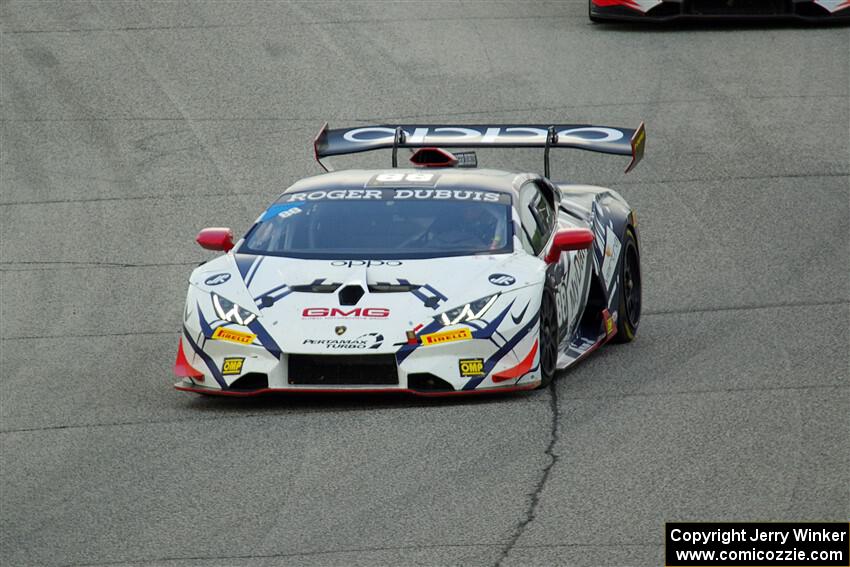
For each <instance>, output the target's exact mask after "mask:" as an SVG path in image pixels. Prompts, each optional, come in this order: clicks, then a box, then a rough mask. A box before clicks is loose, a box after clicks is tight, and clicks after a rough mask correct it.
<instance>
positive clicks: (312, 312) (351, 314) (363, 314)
mask: <svg viewBox="0 0 850 567" xmlns="http://www.w3.org/2000/svg"><path fill="white" fill-rule="evenodd" d="M389 316H390V310H389V309H386V308H384V307H355V308H353V309H349V310H347V311H346V310H345V309H340V308H339V307H307V308H306V309H304V310H303V311H302V312H301V317H303V318H305V319H335V318H336V319H386V318H387V317H389Z"/></svg>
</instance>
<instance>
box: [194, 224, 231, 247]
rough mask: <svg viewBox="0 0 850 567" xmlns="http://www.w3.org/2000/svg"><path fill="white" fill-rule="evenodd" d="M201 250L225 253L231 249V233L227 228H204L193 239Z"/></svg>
mask: <svg viewBox="0 0 850 567" xmlns="http://www.w3.org/2000/svg"><path fill="white" fill-rule="evenodd" d="M195 241H197V243H198V244H200V245H201V248H206V249H207V250H221V251H222V252H227V251H228V250H230V249H231V248H233V231H232V230H230V229H229V228H205V229H204V230H202V231H201V232H199V233H198V236H197V238H195Z"/></svg>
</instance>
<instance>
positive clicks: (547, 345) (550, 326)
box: [538, 289, 558, 388]
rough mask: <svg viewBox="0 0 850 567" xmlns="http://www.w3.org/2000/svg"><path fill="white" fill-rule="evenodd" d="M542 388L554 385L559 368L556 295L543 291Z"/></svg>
mask: <svg viewBox="0 0 850 567" xmlns="http://www.w3.org/2000/svg"><path fill="white" fill-rule="evenodd" d="M539 341H540V386H538V388H545V387H547V386H548V385H549V384H551V383H552V379H553V378H554V377H555V370H556V369H557V366H558V314H557V312H556V310H555V295H554V294H553V293H552V292H551V291H550V290H548V289H545V290H543V300H542V301H541V302H540V338H539Z"/></svg>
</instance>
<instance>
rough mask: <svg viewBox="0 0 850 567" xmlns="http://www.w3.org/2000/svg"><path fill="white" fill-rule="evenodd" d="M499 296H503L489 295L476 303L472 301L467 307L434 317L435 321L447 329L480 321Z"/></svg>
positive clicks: (462, 306) (463, 306)
mask: <svg viewBox="0 0 850 567" xmlns="http://www.w3.org/2000/svg"><path fill="white" fill-rule="evenodd" d="M499 295H501V294H498V293H497V294H495V295H488V296H487V297H482V298H481V299H476V300H475V301H470V302H469V303H467V304H466V305H461V306H460V307H455V308H454V309H450V310H449V311H446V312H445V313H440V314H439V315H437V316H436V317H434V319H436V320H437V322H438V323H441V324H442V325H443V326H446V327H447V326H449V325H457V324H458V323H464V322H466V321H474V320H475V319H480V318H481V317H483V316H484V314H485V313H486V312H487V310H488V309H490V308H491V307H492V306H493V304H494V303H496V300H497V299H498V298H499Z"/></svg>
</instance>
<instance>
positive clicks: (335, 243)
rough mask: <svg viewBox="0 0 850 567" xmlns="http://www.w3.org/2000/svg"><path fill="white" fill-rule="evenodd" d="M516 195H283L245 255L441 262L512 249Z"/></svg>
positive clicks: (393, 192) (256, 228) (253, 232)
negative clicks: (445, 258)
mask: <svg viewBox="0 0 850 567" xmlns="http://www.w3.org/2000/svg"><path fill="white" fill-rule="evenodd" d="M510 203H511V201H510V196H509V195H507V194H502V193H494V192H490V191H475V190H453V189H451V190H450V189H340V190H331V191H310V192H302V193H290V194H286V195H284V196H283V197H282V198H281V199H280V200H279V201H278V202H277V203H275V204H274V205H272V206H271V207H269V209H268V210H267V211H266V212H265V213H263V215H262V216H261V217H260V219H259V220H258V221H257V223H256V224H255V225H254V226H253V227H252V228H251V230H250V231H249V232H248V235H247V236H246V237H245V242H244V243H243V245H242V246H241V247H240V249H239V252H241V253H247V254H268V255H276V256H291V257H296V258H318V259H328V258H342V259H346V258H351V259H381V258H392V259H395V258H434V257H440V256H466V255H474V254H498V253H505V252H511V251H512V248H513V247H512V240H513V231H512V226H513V225H512V223H511V213H510V210H511V205H510Z"/></svg>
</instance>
